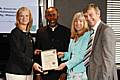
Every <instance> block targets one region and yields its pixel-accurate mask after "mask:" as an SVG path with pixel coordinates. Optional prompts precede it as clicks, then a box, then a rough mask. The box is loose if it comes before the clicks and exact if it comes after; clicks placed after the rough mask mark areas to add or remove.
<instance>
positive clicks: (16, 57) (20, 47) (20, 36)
mask: <svg viewBox="0 0 120 80" xmlns="http://www.w3.org/2000/svg"><path fill="white" fill-rule="evenodd" d="M32 58H33V42H32V37H31V36H30V34H29V33H24V32H22V31H21V30H20V29H18V28H15V29H13V30H12V32H11V34H10V57H9V60H8V64H7V66H6V67H7V68H6V72H7V73H12V74H20V75H26V74H31V71H32V64H33V61H32Z"/></svg>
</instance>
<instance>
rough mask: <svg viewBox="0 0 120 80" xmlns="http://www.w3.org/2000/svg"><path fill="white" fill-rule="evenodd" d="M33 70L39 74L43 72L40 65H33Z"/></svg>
mask: <svg viewBox="0 0 120 80" xmlns="http://www.w3.org/2000/svg"><path fill="white" fill-rule="evenodd" d="M33 69H34V70H36V71H39V72H43V71H42V67H41V66H40V65H39V64H38V63H34V64H33Z"/></svg>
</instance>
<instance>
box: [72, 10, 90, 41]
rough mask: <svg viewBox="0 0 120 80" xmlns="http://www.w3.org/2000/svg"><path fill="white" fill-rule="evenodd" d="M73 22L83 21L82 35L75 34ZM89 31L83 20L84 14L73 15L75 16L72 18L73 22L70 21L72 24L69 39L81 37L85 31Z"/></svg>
mask: <svg viewBox="0 0 120 80" xmlns="http://www.w3.org/2000/svg"><path fill="white" fill-rule="evenodd" d="M75 20H82V21H83V28H82V33H79V34H78V33H77V31H76V29H75V26H74V21H75ZM88 30H89V27H88V24H87V21H86V20H85V17H84V14H83V12H77V13H75V15H74V16H73V20H72V24H71V38H73V39H74V38H75V37H76V36H77V37H79V36H82V35H83V34H84V33H85V32H86V31H88Z"/></svg>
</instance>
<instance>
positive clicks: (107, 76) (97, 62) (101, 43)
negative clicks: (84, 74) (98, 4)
mask: <svg viewBox="0 0 120 80" xmlns="http://www.w3.org/2000/svg"><path fill="white" fill-rule="evenodd" d="M88 71H89V74H88V78H89V80H117V70H116V66H115V36H114V34H113V31H112V29H111V28H110V27H108V26H107V25H106V24H104V23H103V22H101V23H100V24H99V26H98V28H97V32H96V34H95V39H94V42H93V51H92V53H91V57H90V67H88Z"/></svg>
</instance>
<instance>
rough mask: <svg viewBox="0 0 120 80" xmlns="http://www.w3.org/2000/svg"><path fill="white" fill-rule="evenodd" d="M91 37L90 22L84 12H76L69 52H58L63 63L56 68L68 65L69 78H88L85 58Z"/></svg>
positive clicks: (77, 79) (70, 79)
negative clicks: (88, 22)
mask: <svg viewBox="0 0 120 80" xmlns="http://www.w3.org/2000/svg"><path fill="white" fill-rule="evenodd" d="M89 38H90V31H89V27H88V24H87V22H86V20H85V18H84V15H83V13H82V12H77V13H75V15H74V17H73V20H72V25H71V39H70V43H69V49H68V52H58V56H59V58H61V60H67V61H66V62H64V63H61V64H60V65H59V67H58V68H57V69H56V70H62V69H63V68H64V67H67V80H88V79H87V75H86V67H85V65H84V62H83V59H84V55H85V54H86V49H87V46H88V42H89Z"/></svg>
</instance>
